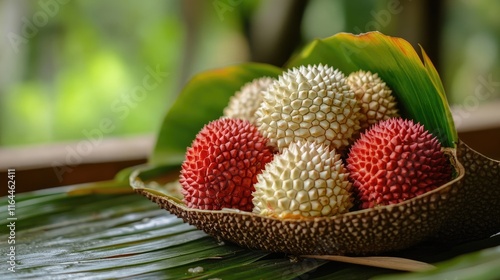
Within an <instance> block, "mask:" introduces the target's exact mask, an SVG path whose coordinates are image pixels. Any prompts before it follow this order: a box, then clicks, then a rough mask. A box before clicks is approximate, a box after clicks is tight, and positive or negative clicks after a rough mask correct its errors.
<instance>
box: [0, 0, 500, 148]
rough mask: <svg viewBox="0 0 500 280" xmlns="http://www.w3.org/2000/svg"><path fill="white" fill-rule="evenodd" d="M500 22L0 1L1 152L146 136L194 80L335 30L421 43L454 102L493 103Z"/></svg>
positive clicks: (429, 6)
mask: <svg viewBox="0 0 500 280" xmlns="http://www.w3.org/2000/svg"><path fill="white" fill-rule="evenodd" d="M499 12H500V1H496V0H477V1H466V0H458V1H451V0H449V1H432V0H427V1H423V0H422V1H411V0H401V1H398V0H387V1H385V0H384V1H361V0H357V1H353V0H339V1H329V0H310V1H292V0H269V1H253V0H211V1H203V0H185V1H173V0H172V1H160V0H149V1H133V0H125V1H124V0H122V1H98V0H86V1H83V0H39V1H25V0H1V1H0V28H1V34H2V40H0V73H1V74H0V146H17V145H27V144H41V143H49V142H60V141H71V140H77V139H83V138H85V137H86V131H90V130H92V129H95V128H99V127H100V126H103V122H104V127H105V128H106V129H105V132H104V134H105V136H106V137H112V136H113V137H117V136H118V137H121V136H128V135H137V134H147V133H149V134H151V133H155V132H156V131H157V129H158V128H159V125H160V123H161V121H162V118H163V115H164V114H165V112H166V111H167V110H168V108H169V106H170V104H172V102H173V100H175V97H176V95H177V94H178V92H179V90H180V89H181V88H182V86H183V85H184V83H185V82H186V81H187V80H188V79H189V78H190V77H191V76H192V75H193V74H195V73H197V72H199V71H202V70H205V69H209V68H215V67H221V66H225V65H229V64H235V63H241V62H245V61H259V62H266V63H271V64H275V65H278V66H281V65H283V63H284V62H285V61H286V58H287V57H289V56H290V55H291V54H292V53H293V52H294V50H296V49H297V48H298V47H300V46H301V45H303V44H305V43H307V42H309V41H311V40H313V39H314V38H318V37H327V36H330V35H333V34H335V33H337V32H342V31H345V32H353V33H360V32H366V31H371V30H379V31H381V32H383V33H386V34H388V35H393V36H399V37H403V38H405V39H407V40H408V41H410V42H411V43H412V44H413V45H414V46H415V47H418V44H421V45H422V46H423V47H424V49H425V50H426V51H427V52H428V54H429V55H430V57H431V59H432V60H433V62H434V63H435V64H436V66H437V68H438V70H439V72H440V74H441V78H442V79H443V82H444V85H445V89H446V91H447V94H448V97H449V101H450V103H451V104H458V105H460V104H465V103H466V102H471V100H472V101H473V102H479V103H481V102H482V103H484V102H490V101H493V100H498V99H499V98H500V90H499V88H500V59H499V44H500V17H499V16H498V13H499ZM155 72H156V74H155ZM484 81H487V82H488V85H484V83H485V82H484ZM481 85H483V87H487V88H488V89H489V91H487V92H485V93H482V94H481V95H474V92H475V90H476V89H477V88H478V87H480V86H481ZM476 93H477V92H476ZM193 110H195V108H193ZM103 131H104V129H103Z"/></svg>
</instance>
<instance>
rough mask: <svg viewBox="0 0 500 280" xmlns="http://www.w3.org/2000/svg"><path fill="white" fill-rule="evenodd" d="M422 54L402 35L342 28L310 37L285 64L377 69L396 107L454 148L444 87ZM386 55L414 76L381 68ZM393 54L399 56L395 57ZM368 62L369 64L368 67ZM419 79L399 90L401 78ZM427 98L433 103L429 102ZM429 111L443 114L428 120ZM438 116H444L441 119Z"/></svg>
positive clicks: (454, 136) (344, 69) (455, 136)
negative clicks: (407, 88) (406, 89)
mask: <svg viewBox="0 0 500 280" xmlns="http://www.w3.org/2000/svg"><path fill="white" fill-rule="evenodd" d="M367 48H370V49H371V50H373V49H375V50H379V51H382V52H389V53H388V54H389V55H390V57H388V56H387V55H386V56H385V57H384V56H379V55H371V56H369V57H367V56H366V52H367V51H368V50H367ZM363 49H365V50H363ZM391 50H392V52H391ZM422 51H423V49H422ZM363 52H364V53H363ZM356 53H358V54H359V55H358V56H363V55H365V57H364V58H365V59H364V60H362V61H360V60H359V58H357V56H356V55H353V54H356ZM396 56H399V57H396ZM422 56H423V58H424V63H425V64H424V63H423V62H422V60H421V59H420V57H419V56H418V54H417V53H416V51H415V49H414V48H413V47H412V46H411V45H410V43H408V42H407V41H406V40H404V39H402V38H398V37H391V36H387V35H384V34H382V33H380V32H378V31H374V32H367V33H362V34H357V35H356V34H351V33H345V32H342V33H337V34H335V35H333V36H331V37H327V38H324V39H316V40H314V41H312V42H311V43H309V44H308V45H306V46H305V47H304V48H303V50H302V51H300V52H299V53H298V54H296V55H295V56H293V57H292V58H290V60H289V61H288V62H287V63H286V65H285V67H286V68H292V67H297V66H300V65H308V64H311V65H312V64H319V63H322V64H327V65H329V66H332V67H335V68H338V69H339V70H341V71H342V72H344V74H346V75H349V74H350V73H351V72H354V71H357V70H360V69H363V70H369V71H371V72H375V73H378V75H379V76H380V77H381V78H382V80H384V81H385V82H386V83H387V85H388V86H389V87H390V88H391V89H393V94H394V95H395V96H396V99H397V100H398V101H399V102H398V103H399V104H398V107H399V108H400V112H401V113H402V115H403V116H405V117H408V118H411V119H413V120H415V121H418V122H420V123H422V124H423V125H424V126H425V127H426V129H427V130H429V131H431V132H432V133H433V134H434V135H435V136H436V137H438V139H439V140H440V142H441V144H442V145H443V146H445V147H452V148H455V147H456V144H457V142H458V134H457V131H456V129H455V125H454V121H453V117H452V114H451V110H450V108H449V105H448V102H447V100H446V95H445V92H444V87H443V85H442V83H441V80H440V78H439V75H438V73H437V71H436V69H435V68H434V65H433V64H432V62H431V61H430V59H429V57H428V56H427V55H426V54H425V52H422ZM389 58H390V59H392V60H393V61H392V63H393V64H394V65H405V66H406V67H409V70H411V72H414V73H415V74H414V76H411V77H410V78H409V76H408V75H399V76H398V75H395V74H398V73H402V74H404V72H401V71H400V70H401V69H402V68H398V69H391V68H389V69H384V68H383V65H384V62H383V60H384V59H385V60H387V59H389ZM396 58H400V59H402V60H401V61H397V60H396ZM356 59H358V61H357V60H356ZM367 64H371V65H372V66H370V67H367V66H366V65H367ZM386 64H387V63H386ZM393 68H394V67H393ZM398 78H399V79H398ZM419 79H421V81H423V82H424V83H425V84H424V85H423V86H418V87H416V86H415V87H412V89H411V92H399V91H398V90H399V89H400V87H402V86H403V82H402V81H404V80H406V82H408V83H410V84H412V85H418V84H419V83H418V82H419ZM426 87H428V88H429V89H431V91H430V92H427V93H426V95H425V96H424V97H423V98H420V95H419V94H420V93H421V89H422V88H426ZM411 95H415V99H418V101H417V102H418V104H414V103H413V104H412V103H410V102H409V100H410V99H411ZM429 100H431V101H433V102H434V103H433V104H429ZM410 105H411V106H410ZM436 106H438V107H436ZM414 108H420V110H421V113H420V115H419V114H415V109H414ZM436 109H438V110H436ZM417 110H418V109H417ZM429 112H432V114H435V113H436V112H438V113H439V112H442V114H439V117H438V118H435V119H438V120H429V117H428V116H426V115H427V114H428V113H429ZM441 118H443V119H442V120H441Z"/></svg>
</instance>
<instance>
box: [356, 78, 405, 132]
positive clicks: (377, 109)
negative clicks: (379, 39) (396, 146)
mask: <svg viewBox="0 0 500 280" xmlns="http://www.w3.org/2000/svg"><path fill="white" fill-rule="evenodd" d="M346 81H347V84H348V85H349V86H350V87H351V90H352V91H354V93H355V95H356V99H357V100H358V103H359V105H360V108H361V110H360V111H359V112H360V120H359V125H360V126H361V131H363V130H366V129H367V128H369V127H370V126H371V125H373V124H375V123H377V122H379V121H383V120H388V119H390V118H395V117H398V116H399V115H398V109H397V107H396V99H395V98H394V96H393V95H392V90H391V89H390V88H389V87H388V86H387V85H386V83H385V82H384V81H382V79H380V77H379V76H378V74H377V73H374V74H372V73H371V72H370V71H363V70H359V71H357V72H353V73H351V74H350V75H349V76H348V77H347V80H346Z"/></svg>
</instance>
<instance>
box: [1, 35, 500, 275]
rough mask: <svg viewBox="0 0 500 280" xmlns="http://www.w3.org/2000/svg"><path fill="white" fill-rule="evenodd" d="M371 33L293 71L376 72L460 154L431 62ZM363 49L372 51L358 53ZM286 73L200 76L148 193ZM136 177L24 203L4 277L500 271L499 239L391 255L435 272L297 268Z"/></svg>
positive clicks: (334, 44)
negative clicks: (155, 197)
mask: <svg viewBox="0 0 500 280" xmlns="http://www.w3.org/2000/svg"><path fill="white" fill-rule="evenodd" d="M370 34H371V35H370ZM370 34H368V35H364V36H361V37H356V36H352V35H348V34H340V35H337V36H334V37H330V38H327V39H323V40H316V41H314V42H313V43H311V44H310V45H308V46H307V47H306V48H304V50H302V51H301V52H299V53H298V55H297V56H295V57H293V58H292V59H291V60H290V61H289V62H288V64H287V65H286V67H292V66H295V65H300V64H307V63H323V64H329V65H331V66H334V67H337V68H339V69H341V70H342V71H344V72H346V73H349V72H352V71H355V70H357V69H359V68H364V69H366V70H371V71H373V72H378V73H379V74H380V76H381V77H382V78H383V79H384V80H385V81H386V82H387V83H388V84H389V85H390V86H391V87H393V89H394V91H395V93H396V96H397V98H398V101H399V102H401V104H402V106H403V110H402V111H403V113H404V114H407V116H408V117H411V118H414V119H416V120H418V121H420V122H421V123H423V124H424V125H425V126H426V127H428V128H430V130H431V131H435V132H436V131H438V133H437V134H438V136H439V137H440V139H441V141H442V142H443V144H444V145H445V146H449V147H452V146H453V145H454V143H455V142H456V140H457V137H456V131H455V129H454V128H453V122H452V121H450V120H451V117H450V113H449V109H448V106H447V104H446V98H445V95H444V91H443V88H442V85H441V82H440V80H439V76H438V74H437V72H436V71H435V69H434V67H433V66H432V63H431V62H430V60H429V59H428V58H427V56H426V55H425V53H423V58H424V63H423V64H422V62H421V61H420V59H418V55H416V53H415V51H414V50H413V48H411V47H409V46H408V45H406V44H404V43H403V42H402V41H401V40H399V39H390V40H389V39H388V37H384V36H382V35H380V34H378V33H370ZM365 50H370V52H371V53H370V54H369V55H362V53H363V52H364V51H365ZM398 69H399V70H398ZM401 69H403V70H401ZM282 71H283V70H282V69H279V68H276V67H272V66H268V65H262V64H243V65H238V66H231V67H226V68H223V69H218V70H212V71H207V72H204V73H200V74H199V75H197V76H195V77H194V78H193V79H192V80H191V81H190V82H189V83H188V84H187V85H186V86H185V88H184V90H183V91H182V92H181V93H180V95H179V98H178V99H177V101H176V102H175V103H174V104H173V105H172V107H171V108H170V110H169V111H168V113H167V115H166V116H165V119H164V121H163V124H162V127H161V130H160V132H159V135H158V138H157V143H156V146H155V149H154V152H153V153H152V155H151V157H150V160H149V166H146V167H144V166H142V167H140V168H141V169H143V170H146V171H144V172H143V173H141V174H142V175H143V176H146V177H148V178H152V179H155V183H156V184H152V183H150V185H149V187H151V188H164V187H165V186H166V185H168V182H170V181H173V180H175V179H176V178H177V177H178V168H179V165H180V163H181V162H182V160H183V158H184V152H185V150H186V147H187V146H189V145H190V144H191V141H192V140H193V139H194V137H195V135H196V133H197V132H198V131H199V130H200V129H201V128H202V127H203V125H204V124H206V123H208V122H209V121H211V120H214V119H216V118H218V117H219V116H220V115H221V114H222V109H223V108H224V107H225V106H226V104H227V101H228V100H229V97H230V96H231V95H232V94H234V92H235V91H237V90H238V89H239V88H240V87H241V86H242V85H243V84H244V83H246V82H249V81H251V80H252V79H254V78H257V77H261V76H271V77H276V76H278V75H279V74H280V73H281V72H282ZM413 104H418V106H413ZM421 106H423V107H421ZM414 107H415V108H414ZM429 107H431V108H433V109H432V110H429V109H428V108H429ZM424 108H425V109H424ZM134 169H135V168H132V169H126V170H123V171H122V172H120V173H119V174H118V175H117V176H116V179H115V180H113V181H107V182H98V183H91V184H85V185H78V186H68V187H64V188H54V189H48V190H43V191H36V192H30V193H25V194H21V195H17V196H16V198H15V199H16V208H15V215H16V217H18V220H17V221H16V227H15V242H16V243H15V258H16V259H15V271H16V272H15V273H14V272H11V271H9V270H8V268H9V267H11V264H10V263H9V262H8V261H2V262H0V279H67V278H76V279H224V280H226V279H333V280H335V279H371V278H373V277H377V276H378V277H380V278H377V279H395V278H396V279H400V278H399V277H401V279H431V278H432V277H434V278H433V279H454V278H453V277H452V276H453V275H459V277H458V279H497V278H498V275H495V269H496V268H497V267H498V266H499V263H498V260H499V259H500V236H494V237H491V238H488V239H484V240H479V241H475V242H469V243H465V244H462V245H458V246H454V247H443V246H441V245H439V244H426V243H424V244H421V245H419V246H417V247H414V248H410V249H407V250H404V251H401V252H397V253H393V254H390V255H388V256H393V257H402V258H408V259H414V260H419V261H423V262H428V263H432V264H435V265H436V266H437V268H436V269H433V270H430V271H427V272H422V273H405V274H403V275H402V274H400V272H399V273H398V272H396V271H394V270H389V269H382V268H375V267H367V266H360V265H354V264H348V263H340V262H330V261H324V260H317V259H297V258H295V257H292V256H287V255H284V254H276V253H268V252H262V251H255V250H249V249H245V248H241V247H238V246H236V245H233V244H230V243H224V242H220V241H218V240H215V239H214V238H212V237H209V236H207V235H206V234H205V233H203V232H202V231H199V230H196V229H195V228H194V227H192V226H190V225H188V224H185V223H183V222H182V220H180V219H178V218H176V217H175V216H173V215H171V214H169V213H168V212H166V211H164V210H161V209H158V207H157V206H156V204H154V203H151V202H150V201H149V200H147V199H145V198H144V197H142V196H139V195H136V194H134V193H130V192H131V191H132V189H131V188H130V186H129V185H128V181H127V178H128V176H129V175H130V174H131V173H132V172H134ZM7 203H8V198H7V197H3V198H0V205H1V207H2V208H3V209H6V207H7ZM7 215H8V213H7V211H1V212H0V227H1V228H2V231H1V232H0V255H2V256H4V257H5V256H8V254H10V253H11V251H12V250H11V248H10V247H11V246H12V244H9V243H8V240H9V239H8V237H9V236H10V235H11V234H12V233H11V232H10V231H9V228H8V227H7V225H8V224H9V221H8V220H7V218H8V216H7ZM408 234H411V233H408ZM488 248H490V249H488ZM5 260H8V259H5ZM475 266H479V267H480V268H481V269H476V268H475ZM403 277H404V278H403ZM425 277H427V278H425Z"/></svg>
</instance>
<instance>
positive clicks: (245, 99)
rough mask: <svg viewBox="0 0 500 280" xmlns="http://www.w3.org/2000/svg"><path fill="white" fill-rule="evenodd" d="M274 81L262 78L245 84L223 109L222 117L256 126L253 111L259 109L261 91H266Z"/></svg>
mask: <svg viewBox="0 0 500 280" xmlns="http://www.w3.org/2000/svg"><path fill="white" fill-rule="evenodd" d="M273 81H274V79H272V78H269V77H262V78H258V79H254V80H253V81H251V82H249V83H246V84H245V85H244V86H243V87H241V89H240V90H239V91H237V92H236V93H235V94H234V95H233V96H231V99H230V100H229V104H228V105H227V107H226V108H224V116H225V117H229V118H233V119H243V120H248V121H250V123H252V124H256V120H257V117H256V116H255V111H257V108H259V106H260V103H261V102H262V91H263V90H265V89H267V87H268V86H269V85H271V83H272V82H273Z"/></svg>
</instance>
